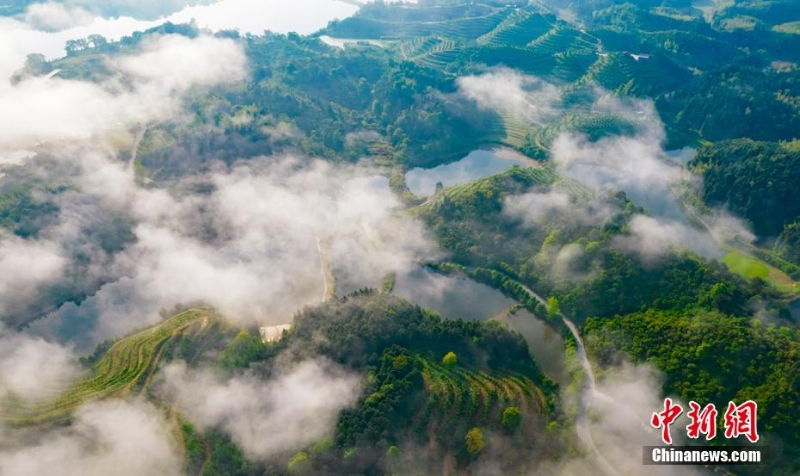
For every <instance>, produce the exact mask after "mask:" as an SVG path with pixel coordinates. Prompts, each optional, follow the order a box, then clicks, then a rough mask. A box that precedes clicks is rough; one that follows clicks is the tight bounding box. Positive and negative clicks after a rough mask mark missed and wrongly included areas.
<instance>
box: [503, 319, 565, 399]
mask: <svg viewBox="0 0 800 476" xmlns="http://www.w3.org/2000/svg"><path fill="white" fill-rule="evenodd" d="M497 320H498V321H500V322H503V323H505V324H507V325H508V327H510V328H512V329H514V330H515V331H517V332H519V333H520V334H522V337H523V338H524V339H525V342H527V343H528V348H529V349H530V351H531V355H533V358H534V359H535V360H536V363H537V364H539V368H540V369H542V372H544V374H545V375H546V376H547V378H549V379H550V380H552V381H554V382H556V383H558V384H559V385H564V384H566V383H567V380H568V375H567V368H566V364H565V362H564V339H563V338H562V337H561V335H560V334H559V333H558V332H556V331H555V330H554V329H553V328H552V327H551V326H550V325H548V324H547V323H545V322H544V321H542V320H540V319H539V318H537V317H536V316H534V315H533V314H531V313H530V312H528V311H526V310H524V309H523V310H520V311H517V312H515V313H514V314H511V313H505V314H503V315H501V316H500V317H498V318H497Z"/></svg>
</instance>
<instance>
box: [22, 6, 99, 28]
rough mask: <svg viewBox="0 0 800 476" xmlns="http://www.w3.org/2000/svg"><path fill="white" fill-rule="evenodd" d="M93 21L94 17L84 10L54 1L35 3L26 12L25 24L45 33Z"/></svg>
mask: <svg viewBox="0 0 800 476" xmlns="http://www.w3.org/2000/svg"><path fill="white" fill-rule="evenodd" d="M92 21H94V15H92V14H91V13H89V12H87V11H86V10H84V9H83V8H81V7H79V6H71V5H65V4H63V3H57V2H52V1H50V2H46V3H33V4H31V5H29V6H28V8H27V9H26V10H25V22H26V23H28V24H29V25H31V26H32V27H34V28H36V29H38V30H43V31H59V30H66V29H68V28H72V27H75V26H82V25H88V24H90V23H92Z"/></svg>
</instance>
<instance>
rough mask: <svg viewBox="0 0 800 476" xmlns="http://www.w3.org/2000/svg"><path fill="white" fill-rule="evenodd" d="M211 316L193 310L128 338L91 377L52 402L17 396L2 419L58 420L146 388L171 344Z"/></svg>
mask: <svg viewBox="0 0 800 476" xmlns="http://www.w3.org/2000/svg"><path fill="white" fill-rule="evenodd" d="M207 317H208V311H207V310H206V309H190V310H188V311H184V312H181V313H180V314H177V315H175V316H173V317H171V318H169V319H167V320H165V321H164V322H161V323H159V324H157V325H155V326H153V327H150V328H148V329H145V330H143V331H140V332H137V333H135V334H132V335H130V336H128V337H124V338H122V339H120V340H119V341H117V342H116V343H115V344H114V345H113V346H111V348H110V349H108V351H107V352H106V354H105V355H104V356H103V357H102V358H101V359H100V361H99V362H98V363H97V365H96V366H95V367H94V369H93V370H92V374H91V377H89V378H88V379H87V380H84V381H83V382H80V383H78V384H77V385H75V386H74V387H72V388H71V389H69V390H68V391H67V392H66V393H64V394H63V395H61V396H59V397H57V398H55V399H54V400H51V401H45V402H38V403H35V404H29V403H26V402H23V401H21V400H19V399H14V400H8V401H6V402H3V413H2V416H0V419H2V420H4V421H7V422H9V423H12V424H31V423H38V422H42V421H47V420H56V419H60V418H63V417H66V416H68V414H69V413H70V412H72V411H73V410H75V409H76V408H77V407H78V406H80V405H82V404H83V403H86V402H87V401H90V400H97V399H101V398H106V397H111V396H124V395H126V394H129V393H131V392H133V391H144V390H146V388H147V386H148V384H149V382H150V379H151V378H152V376H153V374H154V373H155V371H156V370H157V369H158V364H159V361H160V360H161V355H162V353H163V351H164V350H165V349H166V348H167V347H168V346H169V343H170V342H171V341H172V340H173V339H174V338H175V337H176V336H178V335H179V334H180V333H181V332H183V331H185V330H186V329H187V328H189V327H190V326H191V325H193V324H195V323H196V322H198V321H199V320H200V319H201V318H207Z"/></svg>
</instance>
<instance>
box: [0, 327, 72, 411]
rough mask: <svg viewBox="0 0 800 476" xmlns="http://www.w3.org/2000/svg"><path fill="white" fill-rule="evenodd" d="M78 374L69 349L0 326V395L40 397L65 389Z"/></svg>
mask: <svg viewBox="0 0 800 476" xmlns="http://www.w3.org/2000/svg"><path fill="white" fill-rule="evenodd" d="M79 375H80V370H79V369H78V367H77V365H76V361H75V356H74V354H72V352H71V351H70V349H68V348H65V347H62V346H60V345H57V344H53V343H50V342H47V341H45V340H43V339H41V338H37V337H31V336H27V335H24V334H19V333H16V332H13V331H8V330H3V329H0V399H2V398H5V397H16V398H19V399H21V401H23V402H30V401H40V400H42V399H45V398H48V397H52V396H54V395H57V394H58V393H59V392H61V391H62V390H64V389H66V387H67V386H68V385H69V384H70V383H72V382H73V381H74V380H75V379H76V378H78V376H79Z"/></svg>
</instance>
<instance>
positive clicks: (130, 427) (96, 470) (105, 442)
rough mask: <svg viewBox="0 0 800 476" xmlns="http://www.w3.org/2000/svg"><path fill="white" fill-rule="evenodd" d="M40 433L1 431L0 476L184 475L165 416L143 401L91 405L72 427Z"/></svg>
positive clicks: (84, 409) (76, 415)
mask: <svg viewBox="0 0 800 476" xmlns="http://www.w3.org/2000/svg"><path fill="white" fill-rule="evenodd" d="M35 435H36V433H31V432H28V433H24V434H23V433H22V430H5V431H3V429H2V428H0V474H3V475H9V476H10V475H14V476H39V475H42V474H48V475H52V476H87V475H92V476H93V475H114V476H141V475H144V474H147V475H152V476H175V475H177V474H180V471H181V464H182V461H181V458H180V456H179V455H180V451H179V450H178V449H177V448H176V442H175V441H174V439H173V437H172V435H171V433H170V428H169V427H168V426H167V425H166V423H165V422H164V419H163V416H162V413H161V412H160V411H159V410H158V409H156V408H155V407H154V406H153V405H152V404H149V403H145V402H142V401H133V402H125V401H121V400H111V401H107V402H102V403H92V404H88V405H85V406H83V407H82V408H80V409H79V410H78V411H77V412H76V414H75V416H74V422H73V423H72V424H71V425H69V426H67V427H59V428H54V429H52V430H51V431H49V432H47V433H44V434H41V435H38V436H35ZM22 436H24V437H22ZM31 440H33V441H31Z"/></svg>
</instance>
